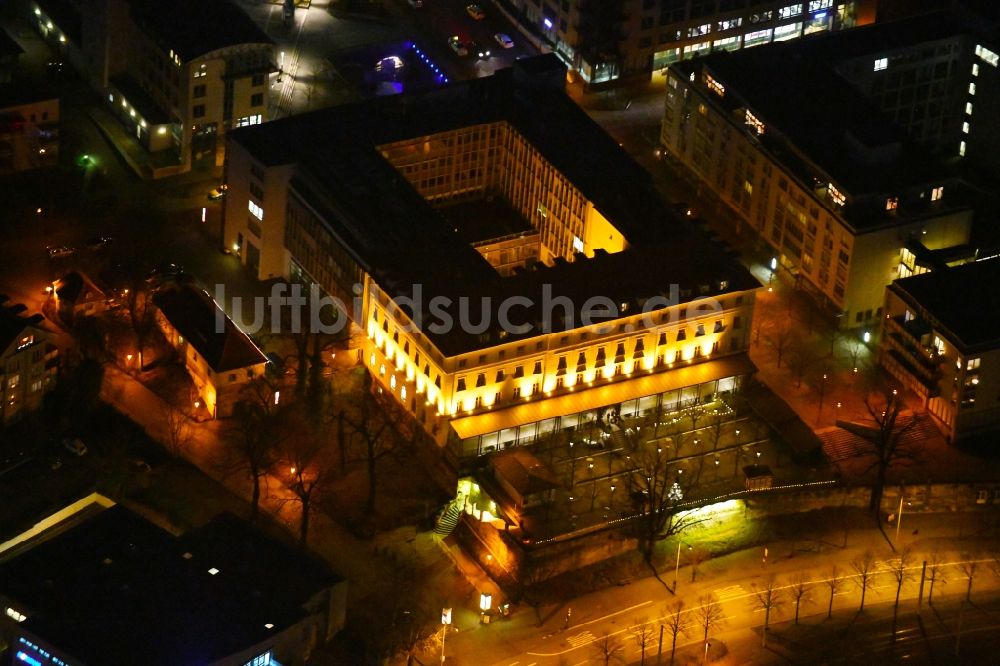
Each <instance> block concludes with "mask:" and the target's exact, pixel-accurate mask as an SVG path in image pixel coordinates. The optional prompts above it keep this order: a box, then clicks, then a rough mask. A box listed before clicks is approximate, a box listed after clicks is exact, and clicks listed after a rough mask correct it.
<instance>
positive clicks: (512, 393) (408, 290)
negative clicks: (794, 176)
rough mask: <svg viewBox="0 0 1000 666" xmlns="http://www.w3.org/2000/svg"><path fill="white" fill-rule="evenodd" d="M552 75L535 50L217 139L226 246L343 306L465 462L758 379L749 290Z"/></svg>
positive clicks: (375, 369) (375, 354) (421, 415)
mask: <svg viewBox="0 0 1000 666" xmlns="http://www.w3.org/2000/svg"><path fill="white" fill-rule="evenodd" d="M564 85H565V68H564V67H563V66H562V65H561V64H560V63H559V62H558V61H557V60H556V58H555V57H554V56H552V55H548V56H540V57H538V58H532V59H527V60H522V61H519V62H518V63H517V64H515V66H514V67H513V68H511V69H506V70H501V71H498V72H496V73H495V74H494V75H492V76H490V77H487V78H483V79H478V80H474V81H467V82H461V83H455V84H452V85H450V86H447V87H444V88H441V89H436V90H433V91H429V92H423V93H415V94H406V95H397V96H393V97H390V98H378V99H373V100H367V101H364V102H360V103H358V104H353V105H345V106H339V107H335V108H331V109H324V110H322V111H317V112H314V113H310V114H305V115H302V116H297V117H294V118H288V119H283V120H280V121H275V122H272V123H268V124H266V125H263V126H261V127H248V128H243V129H240V130H236V131H234V132H233V133H232V135H231V137H230V146H229V148H228V149H227V170H226V179H227V183H228V185H229V193H228V195H227V197H226V204H225V205H226V208H225V213H224V242H225V246H226V248H227V249H231V250H232V251H234V252H236V253H237V254H238V255H239V256H240V258H241V260H242V261H243V262H244V263H245V264H246V265H247V266H248V268H249V269H250V270H251V271H252V272H253V273H254V274H256V275H257V276H258V277H259V278H261V279H273V278H283V279H289V280H292V281H295V282H303V283H307V284H316V285H319V286H320V287H321V288H322V291H323V292H325V293H327V294H329V295H332V296H335V297H337V298H339V299H340V300H341V301H342V303H343V304H344V305H345V309H346V310H349V312H347V314H349V316H350V317H351V319H352V321H353V322H354V323H355V324H356V326H358V327H359V328H360V330H361V331H363V332H364V334H365V336H366V341H365V345H364V347H363V349H362V350H361V352H360V354H361V359H362V360H363V362H364V363H365V364H366V365H367V366H368V369H369V371H370V372H371V374H372V375H373V376H374V377H375V378H376V379H377V381H378V382H379V386H380V387H381V389H382V390H384V391H387V392H390V393H392V395H393V396H395V398H396V399H397V400H398V401H399V402H400V403H401V404H402V405H404V406H405V407H406V409H407V410H409V412H410V413H411V414H412V415H413V416H414V418H415V419H416V420H417V422H419V423H420V424H421V425H422V426H423V427H424V429H425V430H426V431H427V432H428V433H429V434H430V435H432V436H433V437H434V439H435V440H436V441H437V442H438V444H439V445H441V446H444V447H446V448H447V450H448V451H449V452H451V453H453V454H454V455H455V457H456V458H457V459H458V460H459V461H470V460H475V459H477V458H479V457H480V456H483V455H485V454H489V453H491V452H493V451H499V450H503V449H507V448H509V447H513V446H523V445H527V444H531V443H533V442H536V441H538V440H541V439H544V438H546V437H549V436H551V435H552V434H553V433H556V432H566V431H573V430H579V431H580V432H585V431H586V430H587V429H588V428H594V427H595V424H598V423H607V422H608V420H609V418H610V417H611V416H612V415H614V416H615V417H616V422H618V423H622V422H623V421H625V420H632V419H639V418H642V417H648V416H650V415H652V414H654V413H668V412H670V411H672V410H675V409H680V408H682V407H684V406H689V405H692V404H696V403H697V404H701V403H706V402H710V401H713V400H717V399H720V398H722V397H725V396H730V395H731V394H732V393H733V392H734V391H736V390H738V388H739V386H740V384H741V382H742V381H743V379H744V378H746V377H747V376H748V375H749V374H750V373H752V372H753V366H752V364H751V363H750V361H749V358H748V356H747V346H748V333H749V331H750V328H751V319H752V315H753V304H754V297H755V293H756V290H757V289H758V288H759V286H760V285H759V283H758V282H757V281H756V279H754V278H753V277H752V276H751V275H750V274H749V272H748V271H747V270H746V269H745V268H743V267H742V266H741V265H740V264H739V263H738V262H737V261H736V260H735V258H734V257H733V256H732V254H731V253H730V252H729V251H728V250H727V249H726V248H725V247H723V246H721V245H719V244H717V243H715V242H713V241H712V240H710V239H709V238H708V237H707V236H706V235H705V234H704V232H703V231H702V230H701V229H700V228H699V227H697V226H696V225H694V224H692V223H691V222H690V221H687V220H685V219H682V218H678V217H677V216H676V214H675V213H674V211H673V209H672V208H671V207H670V206H669V205H667V204H666V203H665V202H663V201H662V200H661V199H660V198H659V195H658V193H657V191H656V189H655V187H654V185H653V183H652V180H651V178H650V176H649V174H648V173H646V172H645V171H643V170H642V169H641V168H640V167H639V166H638V165H637V164H636V163H635V162H634V161H633V160H632V159H631V158H630V157H628V155H627V154H626V153H625V152H624V151H623V150H622V149H621V148H620V146H619V145H618V144H617V143H616V142H615V141H614V140H613V139H612V138H611V137H609V136H608V135H607V134H605V133H604V132H603V131H602V130H601V129H600V128H599V127H598V126H597V125H596V124H595V123H594V122H593V121H592V120H590V118H589V117H588V116H587V115H586V114H585V113H584V112H583V111H582V110H581V109H580V108H579V107H578V106H577V105H576V104H575V103H574V102H573V101H572V100H571V99H570V98H569V97H568V96H567V95H566V93H565V91H564V89H563V88H564ZM306 146H308V149H306V148H305V147H306ZM512 213H516V215H514V216H513V217H515V218H516V219H513V220H512V219H511V217H512ZM505 243H512V245H510V246H508V245H505Z"/></svg>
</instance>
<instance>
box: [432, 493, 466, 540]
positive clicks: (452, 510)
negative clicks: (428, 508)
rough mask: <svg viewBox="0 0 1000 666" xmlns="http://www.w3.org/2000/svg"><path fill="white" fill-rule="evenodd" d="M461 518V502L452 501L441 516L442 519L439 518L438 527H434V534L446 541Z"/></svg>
mask: <svg viewBox="0 0 1000 666" xmlns="http://www.w3.org/2000/svg"><path fill="white" fill-rule="evenodd" d="M461 518H462V505H461V504H460V503H459V502H457V501H455V500H452V501H451V502H450V503H449V504H448V507H447V508H446V509H445V510H444V512H443V513H442V514H441V517H440V518H438V522H437V525H435V526H434V534H437V535H438V536H440V537H441V538H442V539H444V538H445V537H447V536H448V535H449V534H451V533H452V531H453V530H454V529H455V526H456V525H458V521H459V520H460V519H461Z"/></svg>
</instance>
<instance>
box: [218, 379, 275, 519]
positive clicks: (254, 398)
mask: <svg viewBox="0 0 1000 666" xmlns="http://www.w3.org/2000/svg"><path fill="white" fill-rule="evenodd" d="M279 397H280V393H279V392H278V390H277V389H276V388H275V387H274V386H273V385H272V384H271V383H270V382H269V381H268V380H267V379H266V378H264V377H258V378H256V379H254V380H253V381H251V382H249V383H247V384H246V385H245V386H244V387H243V389H242V390H241V391H240V399H239V400H238V401H237V402H236V404H235V405H234V407H233V417H234V418H233V424H232V427H231V428H230V429H229V430H227V432H226V434H227V437H226V440H227V443H228V444H229V446H228V447H227V453H228V454H229V459H230V460H229V461H230V467H231V468H232V469H234V470H235V471H238V472H245V473H247V474H249V476H250V480H251V483H252V484H253V489H252V492H251V496H250V521H251V522H253V521H254V520H256V519H257V515H258V512H259V510H260V495H261V487H260V486H261V480H262V479H264V478H265V477H266V476H267V473H268V470H269V469H270V468H271V466H272V465H273V464H274V463H275V462H276V459H277V452H278V448H279V446H280V444H281V441H282V440H283V439H284V436H285V432H286V430H285V429H284V428H282V427H280V423H279V418H280V413H279V405H278V402H279Z"/></svg>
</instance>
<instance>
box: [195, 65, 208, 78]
mask: <svg viewBox="0 0 1000 666" xmlns="http://www.w3.org/2000/svg"><path fill="white" fill-rule="evenodd" d="M207 75H208V66H207V65H198V69H196V70H194V78H196V79H200V78H201V77H203V76H207Z"/></svg>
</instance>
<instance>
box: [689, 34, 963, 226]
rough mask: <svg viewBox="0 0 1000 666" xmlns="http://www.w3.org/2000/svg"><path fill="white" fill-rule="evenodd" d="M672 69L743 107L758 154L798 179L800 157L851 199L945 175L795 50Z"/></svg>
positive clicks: (723, 56)
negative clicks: (761, 149)
mask: <svg viewBox="0 0 1000 666" xmlns="http://www.w3.org/2000/svg"><path fill="white" fill-rule="evenodd" d="M844 34H847V33H844ZM839 36H840V35H839V34H838V35H835V37H839ZM679 66H680V67H681V69H682V70H684V71H686V72H694V71H697V70H699V69H700V68H701V67H707V68H708V71H709V72H710V73H711V75H712V77H713V78H715V79H716V80H718V81H719V82H720V83H722V84H723V85H724V86H725V97H724V98H720V99H719V100H718V102H719V103H720V104H722V105H723V106H724V107H725V108H727V109H730V110H736V109H739V108H743V107H748V108H750V109H751V111H752V112H753V114H754V115H755V116H757V117H758V118H759V119H760V120H761V121H763V122H764V124H765V125H766V129H765V132H764V135H763V136H762V137H761V141H762V142H763V143H764V145H765V147H766V148H767V149H768V150H769V151H770V152H772V153H774V154H775V156H776V157H777V158H778V159H779V160H781V161H782V162H784V163H786V164H787V166H788V167H789V168H791V169H793V170H795V171H798V172H799V173H800V176H801V177H802V178H806V177H808V176H810V175H811V174H809V173H808V171H809V170H810V168H809V166H808V165H807V163H805V162H803V157H804V158H805V160H807V161H808V162H811V163H812V164H815V165H816V167H818V168H819V169H821V170H822V171H824V172H826V174H828V175H829V177H830V178H832V179H833V181H834V183H835V184H836V185H838V186H840V187H842V188H844V189H845V190H846V192H847V194H849V195H854V196H856V197H857V196H863V195H866V194H884V193H890V194H891V193H896V192H898V191H899V190H901V189H903V188H906V187H909V186H912V185H917V184H922V183H926V182H931V181H935V180H941V179H943V178H945V177H947V176H948V175H949V174H948V171H947V170H946V169H945V168H944V167H943V166H942V165H941V163H939V162H938V161H937V160H935V159H933V158H932V157H931V156H930V155H929V154H928V153H927V151H926V150H924V149H923V148H921V147H919V146H917V145H916V144H915V143H913V142H912V141H910V140H909V139H908V138H907V137H906V135H905V134H904V132H903V131H902V129H900V128H899V127H898V126H897V125H896V124H895V123H894V122H893V121H892V120H891V119H889V118H888V117H887V116H885V115H884V114H883V113H882V111H880V110H879V109H878V107H876V106H875V105H874V104H873V103H872V102H870V101H869V100H868V99H867V98H866V97H865V96H864V95H863V94H862V93H861V92H860V91H858V90H857V89H855V88H854V87H853V86H852V85H851V84H850V83H848V82H847V81H846V80H844V79H843V78H841V77H840V76H839V75H838V74H837V73H836V72H835V71H834V70H833V68H832V67H831V66H830V64H828V63H827V62H825V61H824V60H823V59H820V58H814V57H811V56H809V55H807V49H804V48H802V47H800V46H799V45H798V44H794V43H786V42H778V43H774V44H770V45H767V46H759V47H754V48H752V49H744V50H742V51H738V52H733V53H729V52H719V53H713V54H711V55H708V56H705V57H704V58H700V59H697V60H693V61H687V62H684V63H681V64H680V65H679ZM797 153H801V156H800V155H799V154H797ZM817 175H818V174H817ZM882 203H883V204H884V202H882ZM883 208H884V206H883Z"/></svg>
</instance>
